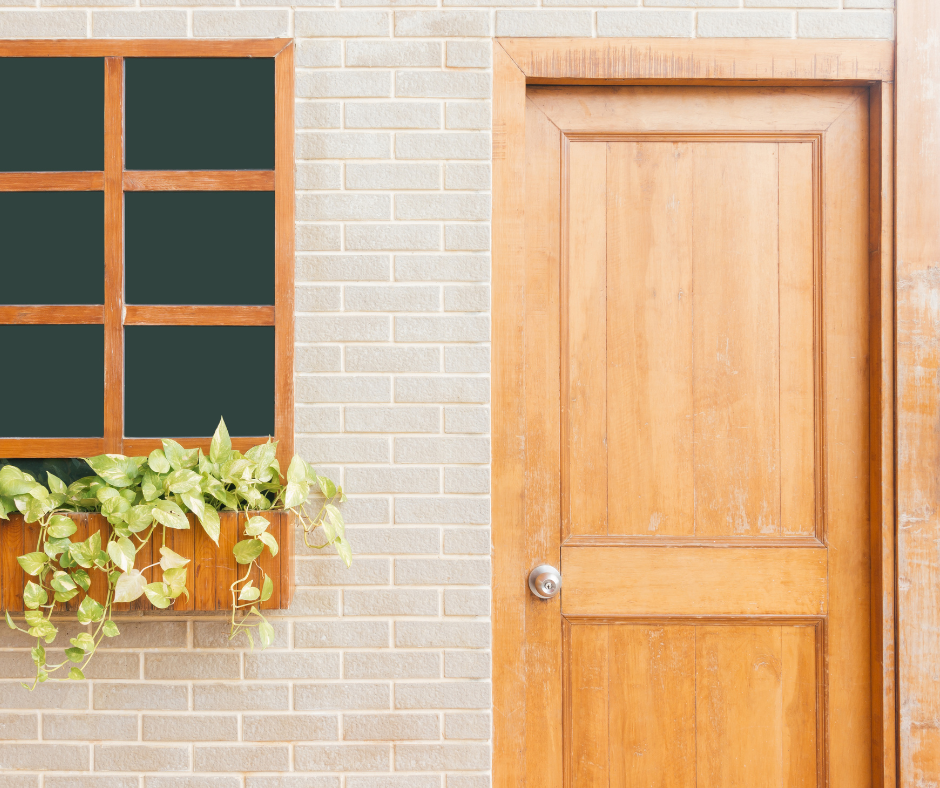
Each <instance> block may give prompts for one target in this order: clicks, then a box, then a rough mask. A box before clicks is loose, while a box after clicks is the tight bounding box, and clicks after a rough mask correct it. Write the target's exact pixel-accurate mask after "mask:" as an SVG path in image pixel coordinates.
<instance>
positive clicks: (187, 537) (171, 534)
mask: <svg viewBox="0 0 940 788" xmlns="http://www.w3.org/2000/svg"><path fill="white" fill-rule="evenodd" d="M187 518H188V520H189V528H188V529H185V530H184V529H182V528H167V529H166V546H167V547H168V548H170V550H172V551H173V552H174V553H176V554H177V555H181V556H182V557H183V558H186V559H188V560H189V564H188V565H187V571H186V592H187V593H185V594H181V595H180V596H178V597H177V598H176V601H175V602H174V603H173V605H172V609H173V610H195V609H196V564H195V560H194V559H195V557H196V553H195V545H196V530H197V529H199V530H202V526H201V525H199V522H198V521H197V520H196V518H195V517H194V516H193V515H191V514H190V515H188V516H187ZM159 554H160V549H159V547H158V548H157V555H159ZM212 608H213V609H215V605H213V606H212Z"/></svg>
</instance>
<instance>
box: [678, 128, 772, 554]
mask: <svg viewBox="0 0 940 788" xmlns="http://www.w3.org/2000/svg"><path fill="white" fill-rule="evenodd" d="M777 148H778V146H777V144H776V143H758V142H725V143H696V144H695V145H694V146H693V151H694V164H693V171H694V175H693V190H694V195H695V202H694V207H693V216H692V246H693V264H692V286H693V288H694V295H693V309H694V311H695V330H694V331H693V351H692V355H693V359H694V360H693V369H692V380H693V384H692V385H693V388H694V392H695V405H694V407H695V415H694V420H695V428H694V439H693V440H694V458H695V459H694V466H695V467H694V471H695V532H696V534H701V535H709V536H732V535H735V536H740V535H749V536H758V535H764V534H774V535H776V534H777V532H778V530H779V522H780V521H779V517H780V481H779V479H780V477H779V473H780V444H779V437H780V436H779V411H778V408H779V402H780V400H779V393H778V388H779V379H778V374H779V371H780V370H779V322H778V319H779V304H778V293H777V271H778V267H777V231H778V228H777V218H778V217H777V195H778V188H779V187H778V184H777V169H778V150H777ZM783 231H784V230H781V232H783Z"/></svg>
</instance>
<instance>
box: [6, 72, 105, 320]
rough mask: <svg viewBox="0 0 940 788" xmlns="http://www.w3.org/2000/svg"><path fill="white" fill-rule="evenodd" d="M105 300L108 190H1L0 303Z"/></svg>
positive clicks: (95, 302) (77, 302)
mask: <svg viewBox="0 0 940 788" xmlns="http://www.w3.org/2000/svg"><path fill="white" fill-rule="evenodd" d="M2 60H3V58H0V61H2ZM2 126H3V123H2V121H0V128H2ZM103 302H104V195H103V194H102V193H101V192H0V304H101V303H103Z"/></svg>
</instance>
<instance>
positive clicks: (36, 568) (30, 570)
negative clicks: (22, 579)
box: [16, 553, 49, 576]
mask: <svg viewBox="0 0 940 788" xmlns="http://www.w3.org/2000/svg"><path fill="white" fill-rule="evenodd" d="M48 560H49V556H47V555H46V554H45V553H27V554H26V555H21V556H18V557H17V559H16V562H17V563H18V564H19V565H20V566H21V567H23V571H24V572H26V574H28V575H33V576H35V575H38V574H39V573H40V572H41V571H42V570H43V568H44V567H45V566H46V562H47V561H48Z"/></svg>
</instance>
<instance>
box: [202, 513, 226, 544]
mask: <svg viewBox="0 0 940 788" xmlns="http://www.w3.org/2000/svg"><path fill="white" fill-rule="evenodd" d="M199 524H200V525H201V526H202V530H203V531H205V532H206V535H207V536H208V537H209V538H210V539H211V540H212V541H213V542H215V544H216V546H218V544H219V534H220V533H221V530H222V521H221V520H220V519H219V513H218V512H217V511H216V510H215V509H213V508H212V507H211V506H207V507H206V508H205V511H204V512H203V514H202V517H200V518H199Z"/></svg>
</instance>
